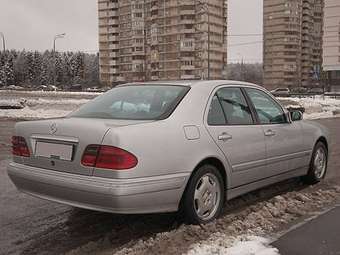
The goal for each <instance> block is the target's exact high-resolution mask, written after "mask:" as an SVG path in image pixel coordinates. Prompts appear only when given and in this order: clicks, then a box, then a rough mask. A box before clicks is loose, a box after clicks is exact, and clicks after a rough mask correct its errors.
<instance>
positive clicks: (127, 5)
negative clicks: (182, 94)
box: [98, 0, 227, 85]
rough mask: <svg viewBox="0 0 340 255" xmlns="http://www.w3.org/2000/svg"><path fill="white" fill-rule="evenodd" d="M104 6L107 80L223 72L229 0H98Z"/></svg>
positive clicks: (101, 11)
mask: <svg viewBox="0 0 340 255" xmlns="http://www.w3.org/2000/svg"><path fill="white" fill-rule="evenodd" d="M98 6H99V51H100V77H101V81H102V82H103V83H106V84H108V85H111V84H114V83H116V82H130V81H148V80H178V79H207V78H209V77H210V79H220V78H222V77H223V75H224V71H225V70H224V69H225V68H226V63H227V1H226V0H98ZM209 67H210V68H209ZM208 69H209V70H210V71H208Z"/></svg>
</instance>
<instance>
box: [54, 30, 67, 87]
mask: <svg viewBox="0 0 340 255" xmlns="http://www.w3.org/2000/svg"><path fill="white" fill-rule="evenodd" d="M65 35H66V34H65V33H63V34H57V35H55V36H54V40H53V61H54V73H53V85H54V86H55V85H56V72H57V70H56V69H57V67H56V66H57V64H56V54H55V44H56V41H57V39H62V38H64V37H65Z"/></svg>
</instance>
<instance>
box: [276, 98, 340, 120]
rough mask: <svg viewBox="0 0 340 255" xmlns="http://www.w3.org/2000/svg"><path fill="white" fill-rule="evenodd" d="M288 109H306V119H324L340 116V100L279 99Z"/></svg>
mask: <svg viewBox="0 0 340 255" xmlns="http://www.w3.org/2000/svg"><path fill="white" fill-rule="evenodd" d="M278 99H279V100H280V101H281V102H282V103H283V104H284V105H285V107H286V108H289V107H291V108H294V107H300V106H302V107H304V108H305V110H306V111H305V113H304V119H310V120H311V119H323V118H332V117H338V116H340V115H339V114H340V99H333V98H329V97H323V96H317V97H314V98H313V97H310V98H293V97H292V98H278Z"/></svg>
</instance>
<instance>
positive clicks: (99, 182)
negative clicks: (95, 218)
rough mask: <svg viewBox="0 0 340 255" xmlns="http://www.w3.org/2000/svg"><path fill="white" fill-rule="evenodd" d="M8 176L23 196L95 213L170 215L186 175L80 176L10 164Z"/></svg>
mask: <svg viewBox="0 0 340 255" xmlns="http://www.w3.org/2000/svg"><path fill="white" fill-rule="evenodd" d="M7 172H8V176H9V177H10V179H11V180H12V181H13V183H14V184H15V186H16V187H17V188H18V189H19V190H21V191H22V192H25V193H28V194H30V195H33V196H36V197H40V198H43V199H47V200H51V201H55V202H59V203H63V204H68V205H71V206H75V207H81V208H85V209H91V210H96V211H104V212H112V213H122V214H130V213H131V214H134V213H155V212H173V211H177V210H178V205H179V202H180V199H181V196H182V194H183V191H184V189H185V185H186V183H187V181H188V178H189V174H188V173H185V174H173V175H166V176H156V177H147V178H134V179H107V178H100V177H93V176H82V175H76V174H70V173H64V172H57V171H51V170H47V169H42V168H36V167H31V166H26V165H22V164H18V163H14V162H12V163H10V164H9V166H8V168H7Z"/></svg>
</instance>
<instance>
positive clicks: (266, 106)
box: [245, 88, 308, 176]
mask: <svg viewBox="0 0 340 255" xmlns="http://www.w3.org/2000/svg"><path fill="white" fill-rule="evenodd" d="M245 91H246V93H247V95H248V97H249V99H250V101H251V102H252V104H253V106H254V108H255V111H256V114H257V118H258V121H259V123H260V124H261V126H262V128H263V134H264V136H265V140H266V150H267V172H268V174H267V176H274V175H280V174H283V173H286V172H289V171H294V170H297V169H298V168H301V167H303V166H305V164H306V160H305V159H306V157H308V152H307V153H306V152H305V151H304V148H303V135H302V127H301V124H300V123H299V122H293V123H291V122H290V120H289V119H288V118H287V116H286V114H285V112H284V110H283V108H282V106H281V105H280V104H279V103H278V102H276V100H274V98H272V97H271V96H270V95H269V94H268V93H266V92H264V91H262V90H260V89H256V88H245Z"/></svg>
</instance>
